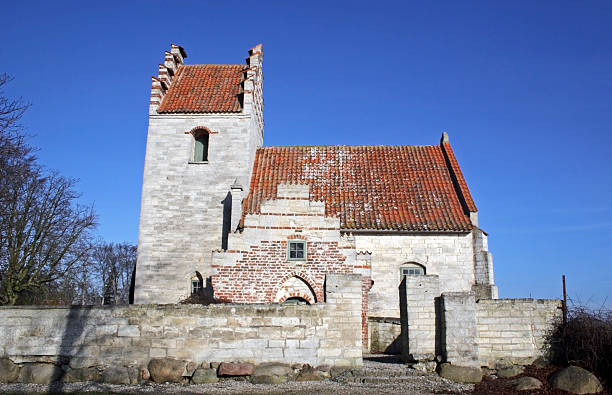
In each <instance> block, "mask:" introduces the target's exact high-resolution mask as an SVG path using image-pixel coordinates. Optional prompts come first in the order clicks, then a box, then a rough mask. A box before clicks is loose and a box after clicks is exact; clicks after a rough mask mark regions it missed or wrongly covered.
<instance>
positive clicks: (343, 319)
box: [0, 274, 362, 367]
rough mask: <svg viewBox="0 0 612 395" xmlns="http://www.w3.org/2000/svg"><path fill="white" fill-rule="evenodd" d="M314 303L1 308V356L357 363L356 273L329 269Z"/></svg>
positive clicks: (112, 361)
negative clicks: (321, 294) (323, 290)
mask: <svg viewBox="0 0 612 395" xmlns="http://www.w3.org/2000/svg"><path fill="white" fill-rule="evenodd" d="M326 283H327V287H326V295H325V297H326V300H327V302H326V303H321V304H315V305H310V306H308V305H301V306H299V305H298V306H296V305H291V306H282V305H270V304H266V305H260V304H253V305H232V304H222V305H211V306H207V307H203V306H198V305H132V306H123V307H121V306H114V307H99V306H96V307H91V306H90V307H87V306H73V307H48V308H44V307H0V333H2V336H0V355H3V356H6V357H9V358H10V359H12V360H13V362H15V363H22V362H34V361H42V362H53V361H57V360H58V359H59V357H60V356H62V357H68V358H70V359H71V362H70V363H71V366H73V367H86V366H99V365H107V366H111V365H124V366H132V365H140V366H142V365H146V364H147V363H148V360H149V359H151V358H158V357H173V358H177V359H185V360H188V361H194V362H203V361H206V362H212V361H216V362H224V361H227V362H231V361H242V362H252V363H262V362H284V363H309V364H311V365H315V366H316V365H323V364H328V365H332V366H360V365H361V364H362V341H361V336H360V333H361V331H360V328H361V300H362V291H361V284H362V281H361V276H360V275H355V274H348V275H341V274H331V275H329V276H328V277H327V279H326Z"/></svg>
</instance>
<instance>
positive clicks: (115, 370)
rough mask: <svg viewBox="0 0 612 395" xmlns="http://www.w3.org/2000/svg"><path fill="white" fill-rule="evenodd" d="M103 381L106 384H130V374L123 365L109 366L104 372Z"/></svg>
mask: <svg viewBox="0 0 612 395" xmlns="http://www.w3.org/2000/svg"><path fill="white" fill-rule="evenodd" d="M102 382H103V383H106V384H130V375H129V373H128V370H127V368H125V367H123V366H109V367H108V368H106V369H104V371H103V372H102Z"/></svg>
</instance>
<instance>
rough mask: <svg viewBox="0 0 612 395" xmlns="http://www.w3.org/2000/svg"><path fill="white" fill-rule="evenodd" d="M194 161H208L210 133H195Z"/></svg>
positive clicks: (199, 131) (202, 131)
mask: <svg viewBox="0 0 612 395" xmlns="http://www.w3.org/2000/svg"><path fill="white" fill-rule="evenodd" d="M193 138H194V144H193V161H194V162H206V161H208V133H206V132H205V131H204V130H197V131H196V132H194V133H193Z"/></svg>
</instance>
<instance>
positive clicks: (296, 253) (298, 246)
mask: <svg viewBox="0 0 612 395" xmlns="http://www.w3.org/2000/svg"><path fill="white" fill-rule="evenodd" d="M289 259H304V242H296V241H292V242H289Z"/></svg>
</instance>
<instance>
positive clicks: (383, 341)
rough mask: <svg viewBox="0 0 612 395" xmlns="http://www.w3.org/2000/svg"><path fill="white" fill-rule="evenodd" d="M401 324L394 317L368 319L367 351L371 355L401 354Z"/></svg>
mask: <svg viewBox="0 0 612 395" xmlns="http://www.w3.org/2000/svg"><path fill="white" fill-rule="evenodd" d="M401 333H402V323H401V321H400V319H399V318H395V317H368V335H369V342H368V344H369V351H370V353H372V354H401V352H402V344H401Z"/></svg>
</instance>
